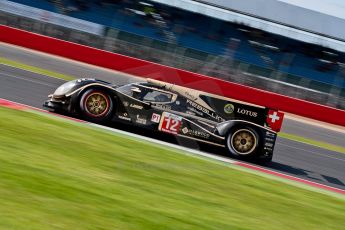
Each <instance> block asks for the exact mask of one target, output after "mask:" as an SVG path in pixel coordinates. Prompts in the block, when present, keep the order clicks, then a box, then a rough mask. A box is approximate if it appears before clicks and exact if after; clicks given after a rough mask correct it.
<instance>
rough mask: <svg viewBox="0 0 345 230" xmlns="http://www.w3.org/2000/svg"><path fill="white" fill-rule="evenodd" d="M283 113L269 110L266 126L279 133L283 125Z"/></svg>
mask: <svg viewBox="0 0 345 230" xmlns="http://www.w3.org/2000/svg"><path fill="white" fill-rule="evenodd" d="M283 118H284V113H282V112H279V111H274V110H269V111H268V115H267V119H266V122H267V124H268V126H269V127H270V128H271V129H273V130H274V131H280V128H281V126H282V124H283Z"/></svg>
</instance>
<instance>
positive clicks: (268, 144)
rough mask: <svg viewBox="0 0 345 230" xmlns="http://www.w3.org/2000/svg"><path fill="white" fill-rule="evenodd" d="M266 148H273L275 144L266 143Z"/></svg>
mask: <svg viewBox="0 0 345 230" xmlns="http://www.w3.org/2000/svg"><path fill="white" fill-rule="evenodd" d="M265 146H266V147H270V148H272V147H273V143H269V142H266V143H265Z"/></svg>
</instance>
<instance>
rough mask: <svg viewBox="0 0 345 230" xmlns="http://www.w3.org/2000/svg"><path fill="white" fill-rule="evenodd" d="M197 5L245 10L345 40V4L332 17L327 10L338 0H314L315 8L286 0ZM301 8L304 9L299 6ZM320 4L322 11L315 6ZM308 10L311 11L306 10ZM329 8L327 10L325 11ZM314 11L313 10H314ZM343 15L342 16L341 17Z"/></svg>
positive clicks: (213, 0)
mask: <svg viewBox="0 0 345 230" xmlns="http://www.w3.org/2000/svg"><path fill="white" fill-rule="evenodd" d="M197 1H198V2H206V3H210V4H214V5H219V6H222V7H226V8H230V9H234V10H238V11H242V12H245V13H248V14H253V15H257V16H259V17H263V18H267V19H270V20H274V21H277V22H280V23H284V24H288V25H292V26H296V27H299V28H302V29H306V30H310V31H313V32H316V33H321V34H325V35H329V36H332V37H335V38H339V39H342V40H345V30H344V29H343V27H344V25H345V18H344V16H345V14H344V13H342V14H341V13H339V11H341V10H344V11H345V4H337V5H336V6H334V7H335V8H338V10H337V11H336V9H335V8H334V7H333V9H334V14H335V15H336V16H337V17H335V16H333V15H331V12H332V9H331V7H327V5H329V4H332V3H333V4H335V1H329V0H328V1H322V2H321V3H317V1H316V0H315V4H314V6H313V5H312V2H313V1H310V0H309V1H305V0H299V1H300V2H303V1H305V3H298V2H296V3H295V4H296V5H293V4H290V3H287V2H289V1H286V0H284V1H283V0H282V1H279V0H197ZM297 4H298V5H300V6H304V7H305V8H303V7H300V6H298V5H297ZM316 4H319V5H320V7H323V8H324V9H323V8H320V10H319V11H317V10H316V9H317V8H318V7H316V6H315V5H316ZM307 7H308V8H307ZM326 7H327V8H326ZM311 9H313V10H311ZM342 16H343V17H342Z"/></svg>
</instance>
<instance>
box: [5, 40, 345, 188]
mask: <svg viewBox="0 0 345 230" xmlns="http://www.w3.org/2000/svg"><path fill="white" fill-rule="evenodd" d="M0 56H3V57H6V58H9V59H12V60H16V61H19V62H23V63H26V64H29V65H34V66H39V67H41V68H45V69H49V70H53V71H56V72H61V73H64V74H69V75H74V76H76V77H94V78H99V79H102V80H107V81H110V82H113V83H117V84H124V83H128V82H133V81H138V80H141V79H140V78H135V77H132V76H129V75H123V74H122V73H119V72H115V71H109V70H105V69H102V68H98V67H93V66H90V65H85V64H81V63H77V62H74V61H73V62H71V61H67V60H64V59H60V58H55V57H52V56H50V55H46V54H38V53H36V52H31V51H27V50H23V49H18V48H15V47H13V46H7V45H4V44H1V43H0ZM63 82H64V80H60V79H56V78H50V77H47V76H43V75H39V74H35V73H31V72H28V71H24V70H21V69H17V68H13V67H9V66H6V65H0V98H4V99H8V100H11V101H15V102H19V103H23V104H26V105H30V106H34V107H38V108H41V107H42V106H41V105H42V102H43V101H44V100H46V99H47V95H48V94H50V93H52V92H53V91H54V90H55V88H56V87H57V86H59V85H60V84H61V83H63ZM283 125H284V127H283V131H284V132H288V133H293V134H297V135H299V136H304V137H307V138H312V139H316V140H320V141H324V142H328V143H331V144H335V145H339V146H343V147H345V133H340V132H336V131H332V130H329V129H325V128H322V127H317V126H313V125H309V124H304V123H301V122H298V121H294V120H290V119H286V120H285V121H284V124H283ZM178 142H179V140H178ZM204 148H205V147H204ZM212 148H213V147H212ZM202 150H204V151H205V150H208V149H207V147H206V148H205V149H202ZM217 151H219V150H215V151H210V152H211V153H217ZM274 154H275V155H274V158H273V163H272V164H271V165H270V167H269V168H271V169H274V170H276V171H279V172H283V173H287V174H289V175H293V176H296V177H299V178H302V179H307V180H310V181H314V182H318V183H322V184H325V185H329V186H332V187H337V188H341V189H345V154H343V153H337V152H333V151H328V150H326V149H321V148H318V147H314V146H311V145H307V144H303V143H300V142H295V141H291V140H287V139H284V138H278V140H277V144H276V147H275V153H274Z"/></svg>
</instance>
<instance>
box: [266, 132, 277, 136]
mask: <svg viewBox="0 0 345 230" xmlns="http://www.w3.org/2000/svg"><path fill="white" fill-rule="evenodd" d="M266 136H267V137H275V136H276V134H275V133H272V132H269V131H266Z"/></svg>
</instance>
